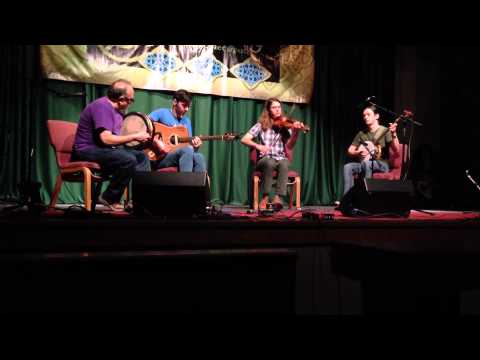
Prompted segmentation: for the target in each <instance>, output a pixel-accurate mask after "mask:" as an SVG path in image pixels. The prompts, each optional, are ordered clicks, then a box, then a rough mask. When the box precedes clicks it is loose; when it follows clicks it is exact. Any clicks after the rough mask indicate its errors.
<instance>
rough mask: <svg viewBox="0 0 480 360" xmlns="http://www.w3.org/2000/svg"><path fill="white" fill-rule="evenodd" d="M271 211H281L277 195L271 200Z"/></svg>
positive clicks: (281, 203)
mask: <svg viewBox="0 0 480 360" xmlns="http://www.w3.org/2000/svg"><path fill="white" fill-rule="evenodd" d="M273 209H274V210H275V211H280V210H282V209H283V202H282V199H281V198H280V196H278V195H275V198H274V199H273Z"/></svg>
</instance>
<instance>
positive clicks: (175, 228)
mask: <svg viewBox="0 0 480 360" xmlns="http://www.w3.org/2000/svg"><path fill="white" fill-rule="evenodd" d="M6 206H7V204H4V206H3V208H5V207H6ZM98 209H99V210H98V211H97V212H96V213H94V214H90V213H87V212H85V211H83V210H81V209H80V208H79V207H77V206H73V207H72V206H68V205H61V206H59V207H58V208H57V209H56V210H54V211H44V212H41V213H40V214H36V213H32V211H28V209H27V208H20V209H15V210H14V211H3V212H2V216H1V217H0V223H1V229H2V240H1V241H0V247H1V255H0V259H2V261H1V264H2V270H3V271H2V274H3V279H4V280H5V281H6V284H8V285H7V287H6V288H7V289H8V288H9V287H10V288H11V289H10V290H12V291H7V292H6V293H7V294H10V295H9V296H7V297H6V298H4V299H3V300H2V304H1V305H2V307H3V309H6V310H7V311H10V310H12V311H18V310H19V311H22V310H52V311H64V310H85V311H96V310H100V311H109V310H134V311H138V310H140V311H141V310H147V311H162V312H171V311H173V312H188V313H192V312H193V313H196V312H275V313H294V314H329V315H331V314H334V315H341V314H370V313H376V312H425V311H427V312H429V311H431V312H448V313H455V314H462V313H478V312H480V308H479V307H478V305H476V304H477V301H476V297H478V295H477V288H480V286H479V285H478V284H479V283H480V282H479V281H478V280H477V274H480V261H479V260H480V240H479V239H480V236H479V234H480V213H479V212H471V211H468V212H467V211H465V212H464V211H446V210H411V213H410V216H408V217H406V218H404V217H381V216H375V217H345V216H343V215H342V214H341V213H340V212H339V211H338V210H335V209H334V207H331V206H320V207H305V208H303V209H302V210H294V209H285V210H282V211H280V212H278V213H274V214H272V215H266V216H261V215H260V214H258V213H253V212H251V211H249V209H248V208H247V207H235V206H223V207H222V206H214V207H213V209H212V211H210V213H209V215H204V216H198V217H195V218H183V219H181V218H180V219H171V218H165V217H158V216H135V215H133V214H131V213H128V212H111V211H107V209H105V208H102V207H100V206H99V207H98ZM477 264H478V265H477ZM45 289H48V291H45ZM18 294H22V296H20V295H18ZM27 299H28V300H27ZM59 299H62V300H61V301H60V300H59ZM80 299H81V300H80ZM127 299H128V301H127Z"/></svg>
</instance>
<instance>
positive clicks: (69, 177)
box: [47, 120, 104, 211]
mask: <svg viewBox="0 0 480 360" xmlns="http://www.w3.org/2000/svg"><path fill="white" fill-rule="evenodd" d="M77 127H78V125H77V124H76V123H73V122H69V121H63V120H48V121H47V128H48V135H49V139H50V144H51V145H52V147H53V149H54V150H55V157H56V160H57V166H58V170H59V174H58V176H57V180H56V182H55V188H54V190H53V194H52V199H51V200H50V204H49V208H55V205H56V203H57V200H58V195H59V194H60V190H61V189H62V185H63V182H64V181H69V182H81V183H83V201H84V204H85V208H86V209H87V210H88V211H92V209H93V210H94V209H95V202H96V198H95V196H92V189H93V186H94V184H97V186H98V187H101V185H102V182H103V180H104V179H103V177H102V176H101V170H102V169H101V167H100V164H98V163H95V162H90V161H70V155H71V153H72V149H73V143H74V140H75V133H76V132H77ZM94 193H95V191H94Z"/></svg>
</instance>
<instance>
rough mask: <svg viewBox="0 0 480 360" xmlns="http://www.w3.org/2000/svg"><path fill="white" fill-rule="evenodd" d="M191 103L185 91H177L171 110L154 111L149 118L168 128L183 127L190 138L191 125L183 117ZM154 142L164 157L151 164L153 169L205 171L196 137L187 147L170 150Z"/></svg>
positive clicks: (186, 118)
mask: <svg viewBox="0 0 480 360" xmlns="http://www.w3.org/2000/svg"><path fill="white" fill-rule="evenodd" d="M191 102H192V97H191V96H190V94H189V93H188V92H187V91H185V90H177V91H176V92H175V93H174V94H173V101H172V108H171V109H167V108H161V109H157V110H154V111H152V112H151V113H150V118H151V119H152V120H153V121H158V122H160V123H162V124H164V125H166V126H170V127H175V126H180V125H183V126H185V127H186V128H187V130H188V136H189V137H192V124H191V122H190V118H189V117H188V116H186V115H185V114H186V113H187V111H188V109H189V108H190V104H191ZM154 141H155V142H156V144H157V146H158V148H159V149H160V151H161V153H163V154H165V156H164V157H163V158H162V159H160V160H156V161H155V162H152V168H153V169H161V168H165V167H171V166H176V167H178V170H179V171H180V172H202V171H207V170H206V169H207V166H206V163H205V158H204V157H203V154H201V153H200V152H198V149H199V148H200V146H201V145H202V140H201V139H200V138H199V137H198V136H195V137H193V138H192V140H191V142H190V144H189V145H188V146H182V147H179V148H177V149H172V148H171V147H170V146H169V145H168V144H165V143H164V142H163V141H162V140H159V139H155V140H154Z"/></svg>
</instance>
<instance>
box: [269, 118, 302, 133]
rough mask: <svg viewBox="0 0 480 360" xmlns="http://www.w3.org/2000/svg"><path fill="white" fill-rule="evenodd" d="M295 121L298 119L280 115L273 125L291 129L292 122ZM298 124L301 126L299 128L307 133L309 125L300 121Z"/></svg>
mask: <svg viewBox="0 0 480 360" xmlns="http://www.w3.org/2000/svg"><path fill="white" fill-rule="evenodd" d="M295 121H298V120H295V119H292V118H288V117H286V116H282V117H280V118H278V119H277V120H275V121H274V122H273V126H274V127H276V128H286V129H292V128H293V123H294V122H295ZM300 124H301V128H300V129H299V130H301V131H303V132H304V133H307V132H309V131H310V127H309V126H308V125H305V124H304V123H302V122H301V121H300Z"/></svg>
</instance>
